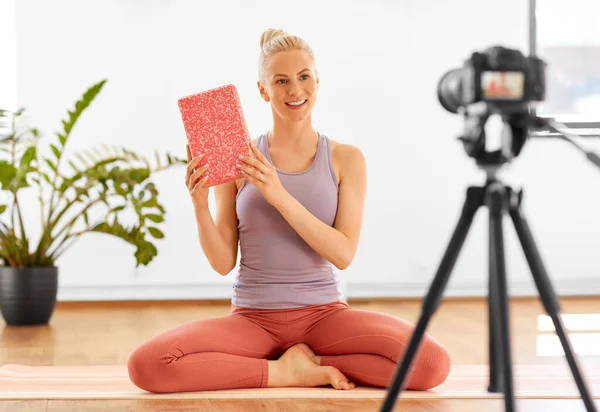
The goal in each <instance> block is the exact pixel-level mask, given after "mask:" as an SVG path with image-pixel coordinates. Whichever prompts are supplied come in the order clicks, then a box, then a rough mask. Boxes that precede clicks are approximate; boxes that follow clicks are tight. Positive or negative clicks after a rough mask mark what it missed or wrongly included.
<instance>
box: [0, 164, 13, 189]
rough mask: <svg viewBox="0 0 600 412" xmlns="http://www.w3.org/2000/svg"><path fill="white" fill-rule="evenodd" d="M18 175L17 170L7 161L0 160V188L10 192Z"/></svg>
mask: <svg viewBox="0 0 600 412" xmlns="http://www.w3.org/2000/svg"><path fill="white" fill-rule="evenodd" d="M16 175H17V168H16V167H14V166H13V165H12V164H10V163H9V162H7V161H6V160H0V187H1V188H3V189H4V190H8V188H9V186H10V185H11V183H12V181H13V179H14V178H15V176H16Z"/></svg>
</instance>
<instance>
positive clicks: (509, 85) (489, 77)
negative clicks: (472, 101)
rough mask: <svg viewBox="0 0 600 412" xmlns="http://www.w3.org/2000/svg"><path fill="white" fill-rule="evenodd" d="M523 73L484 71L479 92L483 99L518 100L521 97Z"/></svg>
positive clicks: (523, 81) (523, 80)
mask: <svg viewBox="0 0 600 412" xmlns="http://www.w3.org/2000/svg"><path fill="white" fill-rule="evenodd" d="M524 83H525V73H523V72H513V71H511V72H498V71H484V72H483V73H482V74H481V94H482V96H481V97H482V98H483V99H485V100H520V99H522V98H523V94H524V93H523V85H524Z"/></svg>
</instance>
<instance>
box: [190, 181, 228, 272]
mask: <svg viewBox="0 0 600 412" xmlns="http://www.w3.org/2000/svg"><path fill="white" fill-rule="evenodd" d="M214 190H215V199H216V203H217V211H216V218H215V219H213V217H212V215H211V213H210V210H209V209H208V207H201V208H194V212H195V215H196V223H197V229H198V237H199V239H200V246H201V247H202V251H203V252H204V255H205V256H206V258H207V259H208V261H209V263H210V265H211V267H212V268H213V269H214V270H215V271H216V272H218V273H219V274H220V275H221V276H226V275H227V274H228V273H229V272H231V270H232V269H233V268H234V267H235V264H236V262H237V252H238V227H237V215H236V212H235V197H236V194H237V187H236V185H235V181H232V182H228V183H224V184H221V185H218V186H215V187H214Z"/></svg>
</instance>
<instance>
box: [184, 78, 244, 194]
mask: <svg viewBox="0 0 600 412" xmlns="http://www.w3.org/2000/svg"><path fill="white" fill-rule="evenodd" d="M178 105H179V110H180V112H181V119H182V121H183V127H184V129H185V133H186V136H187V140H188V144H189V146H190V152H191V153H192V156H193V157H196V156H197V155H199V154H202V155H203V157H202V161H201V164H204V163H208V165H209V167H208V179H207V181H206V183H205V186H207V187H209V186H215V185H219V184H222V183H226V182H229V181H232V180H235V179H239V178H242V177H244V175H243V174H242V173H241V171H240V170H239V169H237V168H236V167H235V165H236V163H239V162H240V160H239V156H240V155H245V156H251V157H254V155H253V153H252V150H251V149H250V147H249V145H248V144H249V143H250V141H251V139H250V134H249V133H248V126H247V124H246V119H245V117H244V112H243V110H242V104H241V102H240V98H239V95H238V92H237V89H236V88H235V86H234V85H232V84H228V85H225V86H221V87H217V88H215V89H211V90H206V91H203V92H200V93H196V94H193V95H190V96H186V97H182V98H180V99H179V100H178Z"/></svg>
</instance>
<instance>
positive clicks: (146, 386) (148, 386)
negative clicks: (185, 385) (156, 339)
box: [127, 343, 169, 393]
mask: <svg viewBox="0 0 600 412" xmlns="http://www.w3.org/2000/svg"><path fill="white" fill-rule="evenodd" d="M158 353H160V351H158V350H156V349H152V347H151V346H150V345H149V343H147V344H145V345H142V346H140V347H139V348H137V349H136V350H134V351H133V352H132V353H131V354H130V355H129V358H128V359H127V372H128V373H129V379H130V380H131V382H132V383H133V384H134V385H135V386H137V387H138V388H140V389H143V390H145V391H148V392H153V393H161V392H168V391H169V390H168V388H167V383H168V382H167V380H168V374H167V371H166V367H167V365H168V356H167V352H166V350H165V351H164V352H163V353H164V354H165V356H164V357H162V356H160V355H158Z"/></svg>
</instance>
